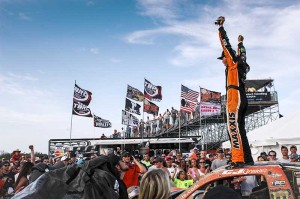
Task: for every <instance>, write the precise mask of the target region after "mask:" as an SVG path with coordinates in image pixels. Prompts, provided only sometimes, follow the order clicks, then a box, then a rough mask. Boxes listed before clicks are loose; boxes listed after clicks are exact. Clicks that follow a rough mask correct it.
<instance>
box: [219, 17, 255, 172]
mask: <svg viewBox="0 0 300 199" xmlns="http://www.w3.org/2000/svg"><path fill="white" fill-rule="evenodd" d="M224 22H225V17H222V16H221V17H219V18H218V19H217V21H216V22H215V24H216V25H218V26H219V37H220V41H221V45H222V48H223V52H222V55H221V57H219V58H218V59H220V60H222V62H223V64H224V65H225V67H226V69H225V74H226V95H227V102H226V114H227V130H228V134H229V138H230V142H231V151H232V166H233V167H239V166H242V165H243V164H250V165H252V164H253V158H252V155H251V150H250V146H249V143H248V138H247V135H246V130H245V114H246V110H247V107H248V102H247V98H246V91H245V84H244V82H245V80H246V74H247V72H248V71H249V68H248V67H249V66H248V67H247V64H246V63H245V61H244V60H242V59H241V57H240V56H238V55H236V53H235V51H234V50H233V49H232V47H231V45H230V43H229V39H228V37H227V34H226V31H225V29H224V27H223V24H224Z"/></svg>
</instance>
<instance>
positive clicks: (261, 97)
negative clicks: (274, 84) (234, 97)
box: [246, 92, 271, 102]
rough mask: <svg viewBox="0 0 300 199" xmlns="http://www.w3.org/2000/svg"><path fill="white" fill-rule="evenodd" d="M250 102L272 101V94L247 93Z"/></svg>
mask: <svg viewBox="0 0 300 199" xmlns="http://www.w3.org/2000/svg"><path fill="white" fill-rule="evenodd" d="M246 96H247V99H248V102H260V101H271V94H270V92H247V93H246Z"/></svg>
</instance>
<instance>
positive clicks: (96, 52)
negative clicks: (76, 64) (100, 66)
mask: <svg viewBox="0 0 300 199" xmlns="http://www.w3.org/2000/svg"><path fill="white" fill-rule="evenodd" d="M89 51H90V52H91V53H93V54H99V49H98V48H91V49H90V50H89Z"/></svg>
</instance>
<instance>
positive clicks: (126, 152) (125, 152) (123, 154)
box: [122, 151, 130, 157]
mask: <svg viewBox="0 0 300 199" xmlns="http://www.w3.org/2000/svg"><path fill="white" fill-rule="evenodd" d="M125 156H130V153H129V152H128V151H124V152H123V153H122V157H125Z"/></svg>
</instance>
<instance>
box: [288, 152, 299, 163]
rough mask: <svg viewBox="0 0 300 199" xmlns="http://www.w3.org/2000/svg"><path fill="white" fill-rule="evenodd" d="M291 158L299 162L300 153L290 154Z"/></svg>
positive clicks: (292, 160)
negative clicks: (299, 154)
mask: <svg viewBox="0 0 300 199" xmlns="http://www.w3.org/2000/svg"><path fill="white" fill-rule="evenodd" d="M290 160H291V162H298V155H297V153H292V154H291V155H290Z"/></svg>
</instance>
